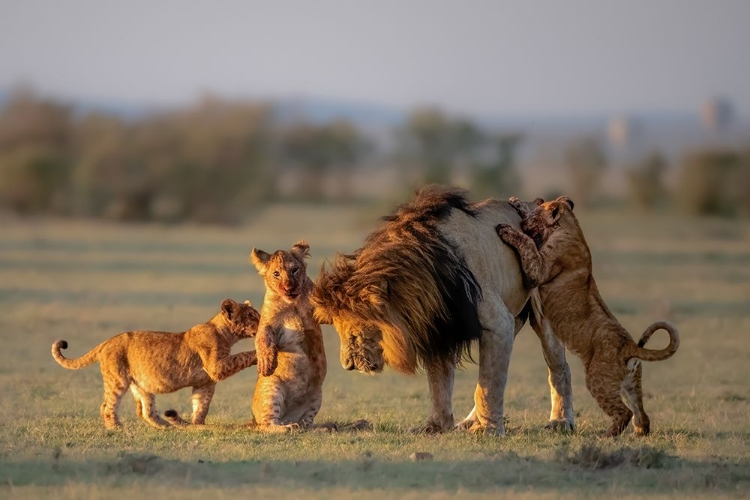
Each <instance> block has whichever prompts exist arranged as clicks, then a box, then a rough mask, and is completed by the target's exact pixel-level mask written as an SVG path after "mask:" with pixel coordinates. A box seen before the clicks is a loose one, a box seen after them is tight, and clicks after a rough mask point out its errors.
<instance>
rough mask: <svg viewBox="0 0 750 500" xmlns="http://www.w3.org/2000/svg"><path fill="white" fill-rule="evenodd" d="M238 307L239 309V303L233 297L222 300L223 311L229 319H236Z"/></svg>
mask: <svg viewBox="0 0 750 500" xmlns="http://www.w3.org/2000/svg"><path fill="white" fill-rule="evenodd" d="M237 309H239V304H238V303H237V302H235V301H233V300H232V299H224V300H222V301H221V312H222V313H224V316H226V318H227V319H228V320H229V321H233V320H234V319H235V316H236V314H235V313H236V312H237Z"/></svg>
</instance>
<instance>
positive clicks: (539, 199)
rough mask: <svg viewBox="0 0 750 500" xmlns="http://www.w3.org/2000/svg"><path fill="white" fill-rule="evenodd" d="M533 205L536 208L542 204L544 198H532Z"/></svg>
mask: <svg viewBox="0 0 750 500" xmlns="http://www.w3.org/2000/svg"><path fill="white" fill-rule="evenodd" d="M533 203H534V205H536V206H537V207H538V206H539V205H542V204H544V198H534V201H533Z"/></svg>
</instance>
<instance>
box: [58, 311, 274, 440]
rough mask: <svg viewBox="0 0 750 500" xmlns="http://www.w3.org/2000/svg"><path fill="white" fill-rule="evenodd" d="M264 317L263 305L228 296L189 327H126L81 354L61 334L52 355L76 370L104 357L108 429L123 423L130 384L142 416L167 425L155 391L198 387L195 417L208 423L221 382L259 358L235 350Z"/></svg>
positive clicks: (103, 408)
mask: <svg viewBox="0 0 750 500" xmlns="http://www.w3.org/2000/svg"><path fill="white" fill-rule="evenodd" d="M258 320H259V315H258V311H256V310H255V309H254V308H253V307H252V306H251V305H250V303H249V302H246V303H245V304H239V303H237V302H235V301H233V300H231V299H226V300H224V301H223V302H222V303H221V310H220V311H219V313H218V314H217V315H216V316H214V317H213V318H211V319H210V320H209V321H208V322H207V323H203V324H200V325H196V326H194V327H192V328H191V329H189V330H188V331H186V332H184V333H167V332H152V331H133V332H126V333H121V334H120V335H117V336H115V337H112V338H111V339H109V340H106V341H104V342H102V343H101V344H99V345H98V346H96V347H95V348H94V349H92V350H91V351H89V352H88V353H87V354H85V355H83V356H82V357H80V358H77V359H68V358H66V357H65V356H63V354H62V352H60V351H61V349H67V347H68V343H67V342H66V341H65V340H58V341H57V342H55V343H54V344H52V356H53V357H54V358H55V361H57V362H58V363H59V364H60V365H61V366H63V367H65V368H68V369H70V370H78V369H79V368H83V367H84V366H88V365H90V364H92V363H93V362H95V361H98V362H99V364H100V365H101V370H102V378H103V379H104V402H103V403H102V406H101V415H102V419H103V420H104V425H105V426H106V427H107V428H108V429H112V428H116V427H118V426H119V425H120V420H119V418H118V416H117V407H118V406H119V404H120V400H121V399H122V396H123V395H124V394H125V392H126V391H127V390H128V388H130V391H131V392H132V393H133V397H135V403H136V411H137V413H138V416H139V417H141V418H142V419H143V420H145V421H146V422H147V423H149V424H150V425H152V426H154V427H158V428H165V427H167V426H168V425H169V423H168V422H167V421H165V420H164V419H162V418H161V417H160V416H159V414H158V413H157V411H156V407H155V405H154V394H166V393H169V392H174V391H176V390H178V389H182V388H183V387H192V388H193V398H192V402H193V416H192V422H193V423H194V424H203V423H204V422H205V420H206V414H207V413H208V407H209V405H210V404H211V398H212V397H213V395H214V389H215V388H216V382H218V381H220V380H224V379H225V378H227V377H229V376H231V375H234V374H235V373H237V372H238V371H240V370H243V369H245V368H247V367H249V366H252V365H254V364H255V362H256V357H255V351H246V352H241V353H239V354H230V352H231V348H232V346H233V345H234V344H236V343H237V341H239V340H240V339H244V338H248V337H252V336H253V335H255V333H256V331H257V329H258Z"/></svg>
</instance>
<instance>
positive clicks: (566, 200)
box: [555, 196, 575, 211]
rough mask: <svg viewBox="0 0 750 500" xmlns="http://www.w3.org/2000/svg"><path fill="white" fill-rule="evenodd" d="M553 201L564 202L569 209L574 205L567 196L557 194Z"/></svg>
mask: <svg viewBox="0 0 750 500" xmlns="http://www.w3.org/2000/svg"><path fill="white" fill-rule="evenodd" d="M555 201H559V202H560V203H565V204H566V205H568V208H570V210H571V211H572V210H573V207H574V206H575V204H574V203H573V200H571V199H570V198H568V197H567V196H559V197H558V198H557V199H556V200H555Z"/></svg>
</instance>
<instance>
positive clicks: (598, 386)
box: [586, 360, 633, 437]
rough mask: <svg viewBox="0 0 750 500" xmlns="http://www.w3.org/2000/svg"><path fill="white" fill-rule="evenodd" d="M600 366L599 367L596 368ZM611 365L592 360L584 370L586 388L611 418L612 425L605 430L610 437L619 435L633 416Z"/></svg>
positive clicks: (618, 378)
mask: <svg viewBox="0 0 750 500" xmlns="http://www.w3.org/2000/svg"><path fill="white" fill-rule="evenodd" d="M598 368H601V369H598ZM612 368H613V366H612V365H611V364H608V363H606V364H605V363H603V362H601V361H600V362H599V363H596V360H593V361H592V362H591V363H590V364H589V366H588V368H587V371H586V388H588V390H589V392H591V395H592V396H594V399H596V402H597V404H598V405H599V407H600V408H601V409H602V411H604V413H606V414H607V415H608V416H609V417H610V418H612V425H611V426H610V428H609V431H608V432H607V435H608V436H610V437H615V436H619V435H620V434H621V433H622V431H624V430H625V428H626V427H627V426H628V424H629V423H630V419H631V418H633V412H631V411H630V409H629V408H628V407H627V405H626V404H625V403H624V402H623V401H622V397H621V395H620V381H621V380H622V378H621V377H619V376H617V374H614V373H612Z"/></svg>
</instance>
